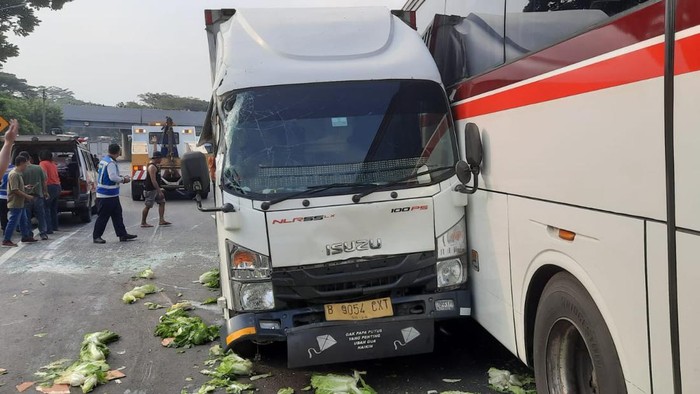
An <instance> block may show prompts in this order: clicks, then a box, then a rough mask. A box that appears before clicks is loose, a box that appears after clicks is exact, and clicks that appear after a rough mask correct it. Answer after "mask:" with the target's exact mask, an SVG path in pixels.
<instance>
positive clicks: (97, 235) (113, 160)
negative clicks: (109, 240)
mask: <svg viewBox="0 0 700 394" xmlns="http://www.w3.org/2000/svg"><path fill="white" fill-rule="evenodd" d="M108 152H109V154H108V155H107V156H105V157H104V158H102V160H101V161H100V164H99V166H98V167H97V172H98V173H97V220H95V228H94V229H93V230H92V242H94V243H96V244H103V243H105V242H106V241H105V240H104V239H102V234H104V232H105V227H107V221H109V218H112V225H113V226H114V232H115V233H117V237H119V240H120V241H122V242H125V241H128V240H131V239H134V238H136V235H133V234H128V233H127V232H126V228H125V227H124V218H123V217H122V204H121V203H120V202H119V184H120V183H129V182H130V181H131V179H130V178H129V177H128V176H120V175H119V168H118V167H117V157H119V155H120V154H121V152H122V150H121V148H120V147H119V145H117V144H111V145H109V149H108Z"/></svg>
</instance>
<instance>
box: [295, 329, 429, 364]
mask: <svg viewBox="0 0 700 394" xmlns="http://www.w3.org/2000/svg"><path fill="white" fill-rule="evenodd" d="M433 328H434V322H433V321H432V320H419V321H415V320H414V321H408V320H407V321H388V322H376V321H375V322H362V323H353V324H342V325H331V326H324V327H314V328H303V327H301V328H297V329H294V330H293V331H292V332H291V333H290V334H289V335H288V337H287V364H288V365H289V367H290V368H297V367H305V366H310V365H320V364H329V363H338V362H346V361H357V360H369V359H376V358H384V357H396V356H405V355H410V354H419V353H429V352H432V351H433V341H434V331H433Z"/></svg>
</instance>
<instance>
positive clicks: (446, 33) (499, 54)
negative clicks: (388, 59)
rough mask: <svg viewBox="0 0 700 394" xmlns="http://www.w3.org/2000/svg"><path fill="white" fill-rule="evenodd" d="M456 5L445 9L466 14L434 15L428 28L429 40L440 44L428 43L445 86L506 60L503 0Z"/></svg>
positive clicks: (468, 2)
mask: <svg viewBox="0 0 700 394" xmlns="http://www.w3.org/2000/svg"><path fill="white" fill-rule="evenodd" d="M455 4H456V3H455ZM448 5H449V4H448ZM458 8H459V9H457V8H454V9H453V8H452V7H449V6H448V7H447V9H446V11H447V13H452V12H454V13H457V12H459V13H460V14H461V15H467V16H466V17H462V16H454V15H436V16H435V20H434V21H433V26H432V28H431V31H430V41H431V43H432V42H439V43H440V45H437V46H434V45H430V44H429V45H430V48H431V50H432V52H433V57H434V58H435V63H436V64H437V66H438V69H439V70H440V75H441V76H442V82H443V83H444V84H445V86H449V85H453V84H455V83H457V82H459V81H460V80H462V79H465V78H469V77H472V76H474V75H476V74H480V73H483V72H485V71H488V70H490V69H492V68H494V67H497V66H499V65H501V64H503V63H504V62H505V58H504V52H503V46H504V36H505V28H504V23H503V20H504V15H503V13H504V10H505V0H490V1H467V2H463V4H461V5H460V6H459V7H458ZM465 10H468V12H466V13H462V11H465Z"/></svg>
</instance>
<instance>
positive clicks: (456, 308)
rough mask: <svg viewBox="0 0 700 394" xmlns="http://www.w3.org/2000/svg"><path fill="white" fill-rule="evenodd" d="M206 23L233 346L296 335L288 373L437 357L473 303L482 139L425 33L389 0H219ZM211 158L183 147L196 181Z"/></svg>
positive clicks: (227, 328) (224, 285)
mask: <svg viewBox="0 0 700 394" xmlns="http://www.w3.org/2000/svg"><path fill="white" fill-rule="evenodd" d="M397 14H398V13H397ZM401 17H402V18H404V19H405V20H409V21H410V17H411V15H410V14H405V15H401ZM206 29H207V33H208V35H209V48H210V55H211V71H212V101H211V106H210V108H209V115H208V116H207V119H206V123H205V126H204V130H203V133H202V136H201V138H200V141H199V142H200V144H204V143H209V144H211V146H212V148H213V155H214V158H215V160H213V161H210V163H213V165H215V172H213V174H214V177H213V178H214V183H215V187H214V191H213V194H214V195H215V199H216V200H215V201H216V204H217V205H218V207H215V208H209V209H204V208H202V207H201V202H199V205H198V206H199V208H200V209H202V210H208V211H216V223H217V233H216V234H215V235H213V236H216V237H217V239H218V248H219V250H218V252H219V255H220V256H221V261H220V264H221V290H222V297H221V298H220V299H219V305H220V306H221V307H222V308H223V312H224V315H225V320H226V324H225V325H224V326H223V327H222V341H223V344H224V345H225V346H226V347H227V348H233V349H234V350H236V351H240V350H242V349H243V348H244V347H245V346H246V344H251V343H256V344H264V343H269V342H272V341H286V342H287V349H288V360H287V361H288V365H289V366H290V367H300V366H307V365H315V364H326V363H332V362H342V361H351V360H361V359H371V358H381V357H392V356H400V355H407V354H417V353H424V352H430V351H432V349H433V339H434V326H435V322H436V321H438V320H443V319H454V318H463V317H466V316H469V315H470V313H471V301H470V294H469V290H468V282H467V270H466V265H467V263H468V260H467V253H466V251H467V245H466V239H467V237H466V229H465V206H466V205H467V195H468V193H469V192H471V191H473V190H474V188H475V185H472V186H467V185H466V184H467V183H468V182H470V179H471V176H472V174H473V173H477V172H478V171H479V167H478V165H479V163H480V160H481V159H480V149H481V145H480V140H479V137H478V133H476V134H474V133H473V131H474V130H472V132H471V133H467V132H466V131H464V130H463V131H462V132H459V133H458V132H457V131H456V130H455V129H454V126H453V121H452V117H451V113H450V106H449V101H448V99H447V97H446V95H445V91H444V88H443V86H442V85H441V83H440V75H439V73H438V71H437V68H436V66H435V63H434V61H433V59H432V57H431V56H430V53H429V52H428V50H427V48H426V47H425V45H424V44H423V42H422V41H421V39H420V37H419V36H418V35H417V34H416V32H415V31H414V30H413V29H412V28H411V27H409V26H408V24H406V23H404V22H402V20H401V19H400V18H399V17H398V16H397V15H395V14H393V13H392V12H390V11H389V10H388V9H386V8H382V7H369V8H313V9H309V8H306V9H275V10H270V9H267V10H264V9H239V10H215V11H206ZM466 145H468V146H469V148H468V149H467V146H466ZM467 151H469V152H470V154H469V155H467ZM460 156H462V157H466V156H469V162H470V163H471V165H470V164H467V162H464V161H461V160H460ZM210 165H211V164H210ZM210 169H212V168H209V167H208V166H207V163H206V161H205V158H204V155H203V154H202V153H188V154H186V155H185V157H183V168H182V170H183V178H184V179H185V184H186V186H187V187H188V188H190V189H191V190H195V191H198V192H199V193H201V194H204V193H206V192H208V190H209V186H210V184H209V178H210V175H209V172H208V171H209V170H210Z"/></svg>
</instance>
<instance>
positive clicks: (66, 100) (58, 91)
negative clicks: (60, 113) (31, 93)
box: [35, 86, 101, 105]
mask: <svg viewBox="0 0 700 394" xmlns="http://www.w3.org/2000/svg"><path fill="white" fill-rule="evenodd" d="M35 90H36V93H37V96H41V95H42V93H43V92H44V91H45V92H46V99H47V100H49V101H51V102H52V103H55V104H58V105H66V104H72V105H101V104H95V103H91V102H89V101H83V100H79V99H77V98H75V93H73V91H72V90H70V89H65V88H60V87H58V86H37V87H36V88H35Z"/></svg>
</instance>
